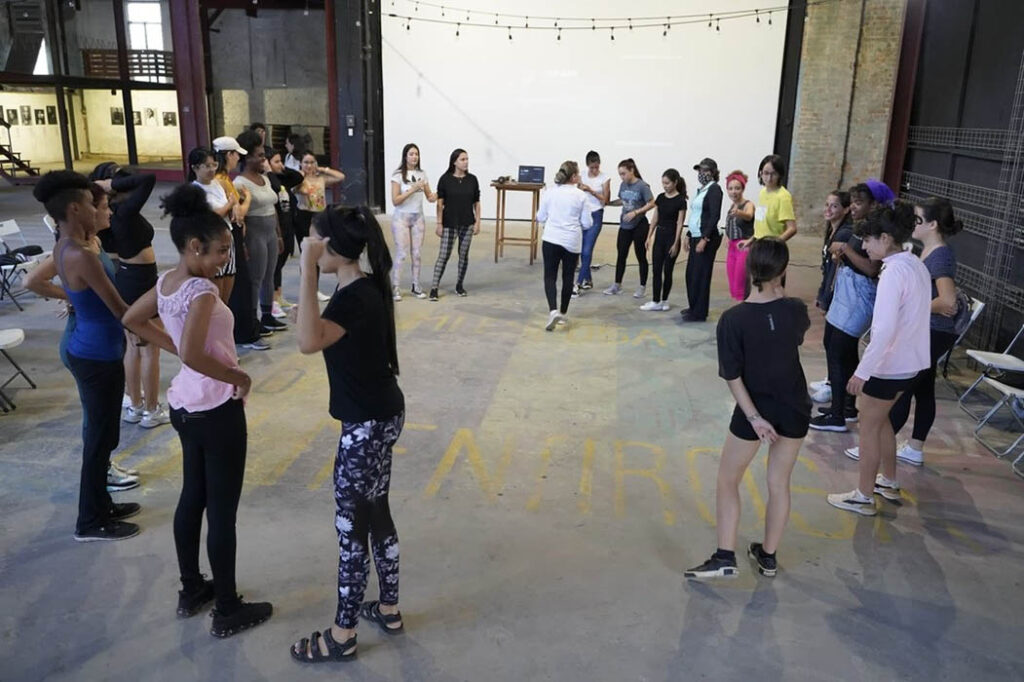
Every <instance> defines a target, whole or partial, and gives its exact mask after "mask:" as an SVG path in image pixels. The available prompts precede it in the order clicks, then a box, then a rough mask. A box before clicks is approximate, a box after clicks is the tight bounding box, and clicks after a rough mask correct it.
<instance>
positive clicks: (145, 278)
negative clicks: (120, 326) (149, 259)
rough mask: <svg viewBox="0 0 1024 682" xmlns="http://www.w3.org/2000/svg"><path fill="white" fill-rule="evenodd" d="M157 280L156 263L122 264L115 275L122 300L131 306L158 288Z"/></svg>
mask: <svg viewBox="0 0 1024 682" xmlns="http://www.w3.org/2000/svg"><path fill="white" fill-rule="evenodd" d="M156 278H157V272H156V263H125V262H121V263H120V264H119V265H118V266H117V272H116V274H115V275H114V286H116V287H117V293H119V294H120V295H121V298H122V300H124V302H125V303H127V304H128V305H131V304H132V303H135V301H137V300H139V299H140V298H142V295H143V294H145V293H146V292H147V291H149V290H150V289H152V288H153V287H155V286H156Z"/></svg>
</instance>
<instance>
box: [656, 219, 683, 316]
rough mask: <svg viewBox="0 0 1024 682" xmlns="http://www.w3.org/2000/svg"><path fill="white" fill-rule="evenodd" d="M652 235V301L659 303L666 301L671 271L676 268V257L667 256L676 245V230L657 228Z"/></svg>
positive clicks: (677, 254) (677, 255) (670, 284)
mask: <svg viewBox="0 0 1024 682" xmlns="http://www.w3.org/2000/svg"><path fill="white" fill-rule="evenodd" d="M655 229H656V232H655V233H654V246H653V247H652V248H651V260H652V261H653V265H654V291H653V297H652V298H651V300H652V301H654V302H655V303H660V302H661V301H667V300H668V292H670V291H672V270H673V268H675V267H676V258H678V257H679V253H678V252H677V253H676V255H674V256H670V255H668V252H669V250H670V249H671V248H672V246H673V245H674V244H675V243H676V228H675V227H674V226H673V227H662V226H660V225H659V226H658V227H657V228H655Z"/></svg>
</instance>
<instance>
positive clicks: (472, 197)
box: [430, 149, 480, 301]
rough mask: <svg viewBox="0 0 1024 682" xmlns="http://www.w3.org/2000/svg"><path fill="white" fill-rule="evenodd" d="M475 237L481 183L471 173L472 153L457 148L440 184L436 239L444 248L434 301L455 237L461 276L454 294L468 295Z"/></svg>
mask: <svg viewBox="0 0 1024 682" xmlns="http://www.w3.org/2000/svg"><path fill="white" fill-rule="evenodd" d="M475 234H480V183H479V182H477V179H476V176H475V175H473V174H472V173H470V172H469V154H467V153H466V150H465V149H456V150H455V151H453V152H452V153H451V156H449V157H448V170H447V171H445V174H444V175H442V176H441V179H440V180H438V181H437V236H438V237H440V238H441V249H440V251H438V254H437V262H436V263H435V264H434V281H433V282H432V283H431V285H430V300H431V301H436V300H437V289H438V287H440V286H441V277H442V276H443V275H444V269H445V266H447V265H448V259H449V258H451V256H452V247H454V246H455V238H456V237H458V239H459V277H458V279H456V280H455V293H457V294H458V295H459V296H465V295H466V289H465V287H463V286H462V283H463V281H464V280H465V279H466V269H467V268H468V267H469V244H470V242H471V241H472V240H473V235H475Z"/></svg>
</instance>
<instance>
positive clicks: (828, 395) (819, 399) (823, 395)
mask: <svg viewBox="0 0 1024 682" xmlns="http://www.w3.org/2000/svg"><path fill="white" fill-rule="evenodd" d="M808 393H809V394H810V396H811V400H813V401H814V402H816V403H831V402H832V387H831V386H825V387H824V388H818V389H811V390H809V391H808Z"/></svg>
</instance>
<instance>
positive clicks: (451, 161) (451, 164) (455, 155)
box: [444, 149, 466, 175]
mask: <svg viewBox="0 0 1024 682" xmlns="http://www.w3.org/2000/svg"><path fill="white" fill-rule="evenodd" d="M465 153H466V150H465V149H456V150H454V151H452V153H451V154H449V155H448V170H446V171H445V172H444V174H445V175H451V174H452V173H454V172H455V162H456V161H458V160H459V157H460V156H462V155H463V154H465Z"/></svg>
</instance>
